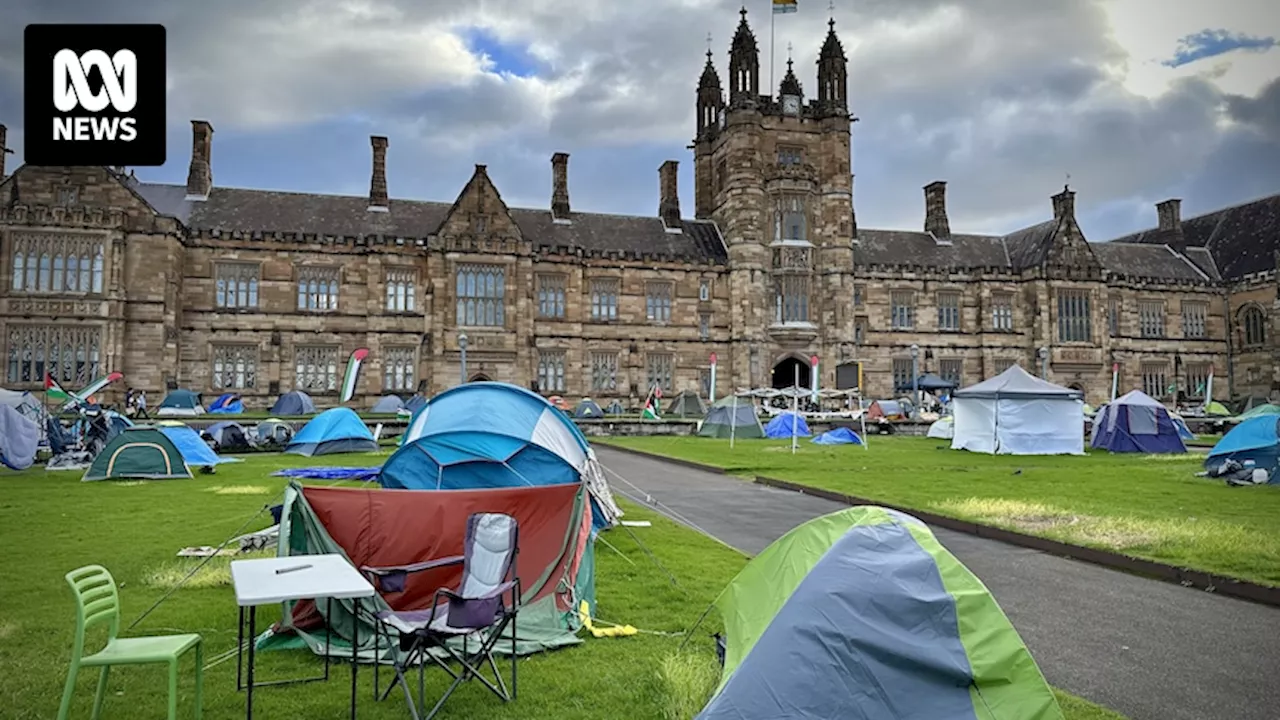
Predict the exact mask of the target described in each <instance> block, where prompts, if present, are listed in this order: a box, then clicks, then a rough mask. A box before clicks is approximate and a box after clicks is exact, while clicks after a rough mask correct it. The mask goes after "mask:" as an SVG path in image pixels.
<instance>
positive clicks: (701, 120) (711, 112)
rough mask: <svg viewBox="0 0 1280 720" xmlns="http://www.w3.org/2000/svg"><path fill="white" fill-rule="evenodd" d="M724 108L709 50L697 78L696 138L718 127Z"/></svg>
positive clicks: (717, 75) (718, 80)
mask: <svg viewBox="0 0 1280 720" xmlns="http://www.w3.org/2000/svg"><path fill="white" fill-rule="evenodd" d="M723 108H724V93H723V92H721V90H720V74H719V73H717V72H716V66H715V64H713V63H712V62H711V50H710V49H708V50H707V64H706V66H705V67H703V68H702V77H701V78H698V99H697V109H698V113H697V115H698V137H702V135H703V133H705V132H707V131H708V130H715V129H717V128H718V127H719V126H720V111H721V109H723Z"/></svg>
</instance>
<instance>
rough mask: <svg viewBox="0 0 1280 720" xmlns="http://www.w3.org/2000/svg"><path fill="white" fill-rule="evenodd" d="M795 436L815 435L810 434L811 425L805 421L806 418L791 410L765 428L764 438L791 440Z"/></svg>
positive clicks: (771, 421)
mask: <svg viewBox="0 0 1280 720" xmlns="http://www.w3.org/2000/svg"><path fill="white" fill-rule="evenodd" d="M793 434H794V435H795V436H796V437H809V436H810V435H812V434H813V433H811V432H809V424H808V423H806V422H805V421H804V418H803V417H801V416H799V415H797V414H795V413H793V412H791V411H790V410H788V411H786V412H784V413H782V414H780V415H778V416H777V417H775V418H774V419H772V420H770V421H769V424H768V425H765V426H764V436H765V437H767V438H789V437H791V436H792V435H793Z"/></svg>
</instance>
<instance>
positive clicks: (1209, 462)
mask: <svg viewBox="0 0 1280 720" xmlns="http://www.w3.org/2000/svg"><path fill="white" fill-rule="evenodd" d="M1227 460H1235V461H1236V462H1238V463H1240V464H1242V465H1246V466H1248V465H1250V464H1252V466H1253V467H1258V468H1263V469H1265V470H1267V472H1268V473H1269V474H1270V477H1271V482H1273V483H1275V482H1280V416H1276V415H1261V416H1258V417H1255V418H1249V419H1248V420H1245V421H1244V422H1242V423H1240V424H1239V425H1237V426H1235V427H1234V428H1232V429H1231V432H1229V433H1227V434H1226V435H1224V436H1223V437H1222V439H1221V440H1219V441H1218V444H1217V445H1214V446H1213V450H1210V451H1209V457H1207V458H1205V461H1204V466H1205V467H1206V468H1210V469H1211V468H1216V467H1218V466H1220V465H1222V463H1223V462H1225V461H1227Z"/></svg>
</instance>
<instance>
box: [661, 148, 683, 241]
mask: <svg viewBox="0 0 1280 720" xmlns="http://www.w3.org/2000/svg"><path fill="white" fill-rule="evenodd" d="M679 169H680V163H679V162H678V161H676V160H668V161H666V162H664V163H662V167H660V168H658V217H660V218H662V224H663V225H665V226H666V227H667V229H668V230H676V231H679V230H680V229H681V226H680V187H679V185H678V184H677V177H678V173H679Z"/></svg>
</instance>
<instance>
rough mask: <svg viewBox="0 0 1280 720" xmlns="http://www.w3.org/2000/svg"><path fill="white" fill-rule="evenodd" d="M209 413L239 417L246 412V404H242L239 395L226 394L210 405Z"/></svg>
mask: <svg viewBox="0 0 1280 720" xmlns="http://www.w3.org/2000/svg"><path fill="white" fill-rule="evenodd" d="M209 412H211V413H221V414H223V415H239V414H240V413H242V412H244V403H242V402H240V396H239V395H237V394H235V393H226V394H224V395H219V396H218V399H217V400H214V401H213V403H211V404H210V405H209Z"/></svg>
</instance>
